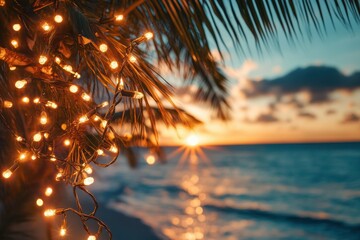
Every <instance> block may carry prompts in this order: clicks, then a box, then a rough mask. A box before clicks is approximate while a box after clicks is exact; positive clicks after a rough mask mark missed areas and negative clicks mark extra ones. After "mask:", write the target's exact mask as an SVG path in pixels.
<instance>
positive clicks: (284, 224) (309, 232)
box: [95, 143, 360, 240]
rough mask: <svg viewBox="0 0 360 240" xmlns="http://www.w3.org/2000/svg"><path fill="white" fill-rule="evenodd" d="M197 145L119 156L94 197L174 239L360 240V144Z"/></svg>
mask: <svg viewBox="0 0 360 240" xmlns="http://www.w3.org/2000/svg"><path fill="white" fill-rule="evenodd" d="M175 150H177V149H176V148H166V149H165V151H166V152H167V154H168V155H171V153H173V152H174V151H175ZM139 151H140V152H139V155H144V156H145V155H146V154H147V153H146V152H145V151H144V150H139ZM202 151H203V152H204V154H205V155H204V156H200V154H197V156H194V155H193V156H184V158H183V160H182V161H180V158H181V154H178V155H176V156H173V157H171V158H170V159H169V160H168V163H167V164H165V165H163V164H155V165H153V166H147V165H146V163H145V161H144V162H143V163H142V164H140V167H139V168H138V169H136V170H129V168H128V167H127V164H126V162H125V160H124V159H119V162H118V163H117V165H116V166H115V167H114V168H111V169H108V170H106V171H99V172H100V174H102V175H100V176H99V177H98V178H99V181H98V185H96V186H95V187H96V191H97V196H99V197H100V199H101V201H106V202H107V203H108V206H109V207H110V208H112V209H114V210H116V211H122V212H125V213H127V214H130V215H134V216H137V217H140V218H141V219H143V220H144V222H146V223H148V224H149V225H151V226H152V227H153V228H155V229H156V230H157V231H159V232H161V233H162V234H163V235H165V236H167V238H170V239H176V240H185V239H186V240H195V239H206V240H219V239H225V240H235V239H236V240H238V239H360V143H332V144H283V145H281V144H279V145H253V146H221V147H213V148H202Z"/></svg>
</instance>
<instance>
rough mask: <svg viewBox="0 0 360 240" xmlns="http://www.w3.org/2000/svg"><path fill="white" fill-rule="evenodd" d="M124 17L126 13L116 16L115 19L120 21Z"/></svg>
mask: <svg viewBox="0 0 360 240" xmlns="http://www.w3.org/2000/svg"><path fill="white" fill-rule="evenodd" d="M123 19H124V15H122V14H118V15H116V16H115V21H117V22H120V21H122V20H123Z"/></svg>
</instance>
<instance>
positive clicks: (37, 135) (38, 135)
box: [33, 133, 42, 142]
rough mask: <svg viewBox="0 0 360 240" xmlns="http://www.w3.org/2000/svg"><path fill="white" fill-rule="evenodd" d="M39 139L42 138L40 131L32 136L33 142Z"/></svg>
mask: <svg viewBox="0 0 360 240" xmlns="http://www.w3.org/2000/svg"><path fill="white" fill-rule="evenodd" d="M41 139H42V136H41V133H36V134H35V135H34V136H33V140H34V142H40V141H41Z"/></svg>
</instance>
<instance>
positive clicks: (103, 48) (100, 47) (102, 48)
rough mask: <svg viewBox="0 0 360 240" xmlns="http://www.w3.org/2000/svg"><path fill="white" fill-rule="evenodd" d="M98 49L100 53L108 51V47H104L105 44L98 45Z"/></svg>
mask: <svg viewBox="0 0 360 240" xmlns="http://www.w3.org/2000/svg"><path fill="white" fill-rule="evenodd" d="M99 49H100V51H101V52H103V53H104V52H106V51H107V50H108V45H106V44H105V43H102V44H100V46H99Z"/></svg>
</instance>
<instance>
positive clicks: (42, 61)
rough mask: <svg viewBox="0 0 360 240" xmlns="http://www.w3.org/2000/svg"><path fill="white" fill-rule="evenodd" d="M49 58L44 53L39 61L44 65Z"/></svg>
mask: <svg viewBox="0 0 360 240" xmlns="http://www.w3.org/2000/svg"><path fill="white" fill-rule="evenodd" d="M47 60H48V58H47V57H46V56H44V55H41V56H40V57H39V63H40V64H41V65H44V64H45V63H46V62H47Z"/></svg>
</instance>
